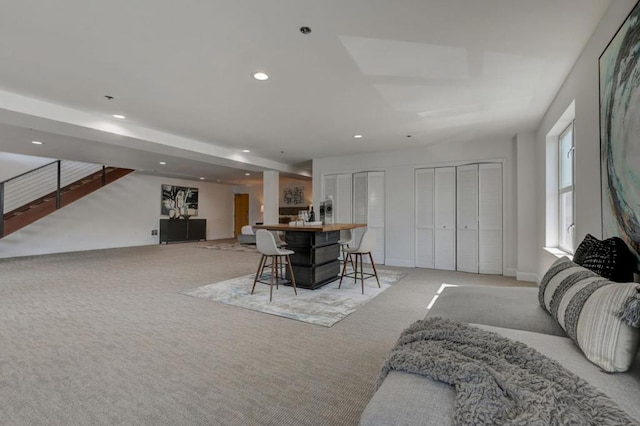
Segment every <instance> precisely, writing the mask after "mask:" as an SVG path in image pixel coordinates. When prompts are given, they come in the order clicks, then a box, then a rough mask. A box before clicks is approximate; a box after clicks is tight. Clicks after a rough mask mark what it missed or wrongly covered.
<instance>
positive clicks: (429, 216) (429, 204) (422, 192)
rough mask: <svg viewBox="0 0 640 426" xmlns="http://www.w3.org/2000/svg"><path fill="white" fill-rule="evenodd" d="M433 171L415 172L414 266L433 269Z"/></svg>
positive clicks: (422, 170)
mask: <svg viewBox="0 0 640 426" xmlns="http://www.w3.org/2000/svg"><path fill="white" fill-rule="evenodd" d="M434 181H435V170H434V169H419V170H416V266H417V267H419V268H433V267H434V257H433V256H434V254H433V245H434V222H433V218H434V212H433V193H434V187H433V186H434Z"/></svg>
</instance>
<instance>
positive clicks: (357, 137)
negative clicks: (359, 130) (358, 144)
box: [353, 135, 362, 139]
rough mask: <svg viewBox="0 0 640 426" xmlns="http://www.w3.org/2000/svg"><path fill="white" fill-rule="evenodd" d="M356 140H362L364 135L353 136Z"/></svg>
mask: <svg viewBox="0 0 640 426" xmlns="http://www.w3.org/2000/svg"><path fill="white" fill-rule="evenodd" d="M353 137H354V139H361V138H362V135H353Z"/></svg>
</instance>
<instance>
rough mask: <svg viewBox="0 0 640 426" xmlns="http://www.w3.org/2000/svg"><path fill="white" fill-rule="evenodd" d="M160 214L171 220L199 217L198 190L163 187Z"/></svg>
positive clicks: (181, 187)
mask: <svg viewBox="0 0 640 426" xmlns="http://www.w3.org/2000/svg"><path fill="white" fill-rule="evenodd" d="M160 214H162V215H166V216H169V219H178V218H180V217H182V218H185V219H188V218H189V217H191V216H198V188H187V187H184V186H174V185H162V202H161V208H160Z"/></svg>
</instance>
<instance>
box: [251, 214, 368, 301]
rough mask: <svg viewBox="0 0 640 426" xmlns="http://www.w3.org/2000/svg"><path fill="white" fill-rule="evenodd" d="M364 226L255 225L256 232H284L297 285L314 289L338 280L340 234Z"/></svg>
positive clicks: (349, 224) (337, 224)
mask: <svg viewBox="0 0 640 426" xmlns="http://www.w3.org/2000/svg"><path fill="white" fill-rule="evenodd" d="M366 226H367V225H366V224H364V223H335V224H332V225H304V226H290V225H281V224H278V225H256V226H254V228H255V229H267V230H269V231H283V232H285V241H286V242H287V249H289V250H293V251H294V252H295V254H292V255H291V256H290V257H291V266H292V267H293V274H294V275H295V278H296V285H297V286H298V287H301V288H308V289H311V290H315V289H316V288H319V287H322V286H323V285H326V284H329V283H330V282H332V281H335V280H337V279H338V278H339V274H340V245H339V244H338V240H340V231H341V230H344V229H354V228H365V227H366Z"/></svg>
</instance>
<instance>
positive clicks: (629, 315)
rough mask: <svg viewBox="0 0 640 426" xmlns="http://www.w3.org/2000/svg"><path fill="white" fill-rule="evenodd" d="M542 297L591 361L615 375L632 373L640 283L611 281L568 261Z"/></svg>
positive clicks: (639, 337)
mask: <svg viewBox="0 0 640 426" xmlns="http://www.w3.org/2000/svg"><path fill="white" fill-rule="evenodd" d="M538 297H539V301H540V305H541V306H542V307H543V308H544V309H546V310H547V311H548V312H549V313H550V314H551V315H552V316H553V317H554V318H555V320H556V321H557V322H558V324H560V326H561V327H562V328H563V329H564V330H565V331H566V332H567V335H568V336H569V337H570V338H571V339H572V340H573V341H574V342H575V343H576V344H577V345H578V347H580V349H581V350H582V352H583V353H584V354H585V356H586V357H587V359H589V360H590V361H591V362H593V363H594V364H596V365H597V366H599V367H600V368H602V369H603V370H605V371H607V372H611V373H613V372H622V371H626V370H628V369H629V367H630V366H631V363H632V362H633V360H634V358H635V356H636V353H637V352H638V345H639V344H640V329H639V328H638V327H640V320H639V319H638V318H640V284H637V283H615V282H612V281H609V280H607V279H604V278H602V277H601V276H600V275H598V274H596V273H594V272H592V271H590V270H588V269H586V268H583V267H582V266H579V265H576V264H575V263H573V262H572V261H571V260H569V258H567V257H563V258H560V259H558V260H557V261H556V262H555V263H554V264H553V265H551V267H550V268H549V270H548V271H547V273H546V274H545V276H544V278H543V279H542V282H541V283H540V289H539V293H538Z"/></svg>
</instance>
